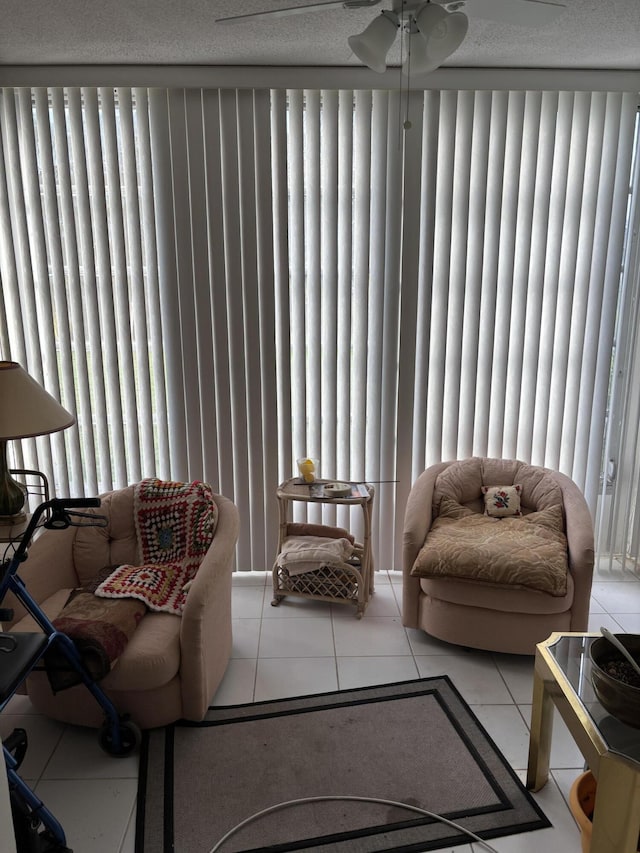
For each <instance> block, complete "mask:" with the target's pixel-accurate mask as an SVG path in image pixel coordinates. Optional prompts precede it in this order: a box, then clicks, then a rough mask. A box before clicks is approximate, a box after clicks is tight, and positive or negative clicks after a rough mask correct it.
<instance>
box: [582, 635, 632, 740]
mask: <svg viewBox="0 0 640 853" xmlns="http://www.w3.org/2000/svg"><path fill="white" fill-rule="evenodd" d="M615 636H616V637H617V638H618V640H620V642H621V643H622V645H623V646H624V647H625V648H626V649H628V651H629V652H631V656H632V657H633V659H634V660H636V661H638V662H639V663H640V634H616V635H615ZM589 652H590V655H591V663H592V666H591V682H592V684H593V689H594V691H595V694H596V696H597V697H598V701H599V702H600V704H601V705H602V707H603V708H605V710H607V711H608V712H609V713H610V714H611V716H612V717H616V719H618V720H620V721H621V722H623V723H626V724H627V725H628V726H633V727H634V728H635V729H640V687H631V686H630V685H629V684H625V683H624V681H620V680H619V679H618V678H614V677H613V676H612V675H610V674H609V673H608V672H605V670H604V669H603V668H602V667H603V665H606V664H607V663H609V662H611V661H614V660H615V661H622V660H624V658H623V657H622V655H621V654H620V652H619V651H618V650H617V649H616V648H615V646H612V645H611V643H610V642H609V641H608V640H607V639H605V638H604V637H599V638H598V639H597V640H594V641H593V643H592V644H591V647H590V650H589Z"/></svg>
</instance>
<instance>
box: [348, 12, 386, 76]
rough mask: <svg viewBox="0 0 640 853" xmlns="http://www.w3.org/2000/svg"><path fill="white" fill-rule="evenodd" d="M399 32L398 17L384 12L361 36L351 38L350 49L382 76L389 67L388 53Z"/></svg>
mask: <svg viewBox="0 0 640 853" xmlns="http://www.w3.org/2000/svg"><path fill="white" fill-rule="evenodd" d="M397 32H398V16H397V15H395V14H394V13H393V12H382V13H381V14H380V15H378V16H377V17H376V18H374V19H373V21H371V23H370V24H369V26H368V27H367V28H366V29H364V30H363V31H362V32H361V33H360V35H357V36H349V38H348V39H347V41H348V42H349V47H350V48H351V50H352V51H353V52H354V53H355V55H356V56H357V57H358V59H359V60H360V61H361V62H364V64H365V65H367V66H368V67H369V68H371V69H372V71H377V72H378V73H380V74H382V72H383V71H385V70H386V67H387V53H389V49H390V48H391V45H392V44H393V42H394V41H395V37H396V33H397Z"/></svg>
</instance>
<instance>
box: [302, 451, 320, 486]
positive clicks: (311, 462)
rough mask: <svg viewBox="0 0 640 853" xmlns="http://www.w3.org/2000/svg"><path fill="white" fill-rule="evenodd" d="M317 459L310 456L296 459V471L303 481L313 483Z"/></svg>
mask: <svg viewBox="0 0 640 853" xmlns="http://www.w3.org/2000/svg"><path fill="white" fill-rule="evenodd" d="M316 465H317V460H316V459H311V458H310V457H304V458H302V459H298V471H300V477H301V478H302V479H303V480H304V481H305V483H314V482H315V479H316Z"/></svg>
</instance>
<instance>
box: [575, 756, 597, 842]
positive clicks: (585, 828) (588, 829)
mask: <svg viewBox="0 0 640 853" xmlns="http://www.w3.org/2000/svg"><path fill="white" fill-rule="evenodd" d="M596 787H597V783H596V779H595V776H594V775H593V773H592V772H591V771H590V770H587V771H586V773H582V775H580V776H578V778H577V779H576V780H575V781H574V783H573V785H572V786H571V790H570V791H569V808H570V809H571V814H572V815H573V816H574V818H575V819H576V822H577V824H578V826H579V827H580V833H581V837H580V840H581V842H582V853H590V850H591V834H592V831H593V825H592V822H591V821H592V819H593V810H594V808H595V805H596Z"/></svg>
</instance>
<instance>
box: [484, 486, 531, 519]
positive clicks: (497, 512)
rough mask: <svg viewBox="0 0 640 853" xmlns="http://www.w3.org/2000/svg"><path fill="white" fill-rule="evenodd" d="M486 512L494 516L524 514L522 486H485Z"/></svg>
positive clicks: (502, 516)
mask: <svg viewBox="0 0 640 853" xmlns="http://www.w3.org/2000/svg"><path fill="white" fill-rule="evenodd" d="M482 494H483V495H484V512H485V515H490V516H492V517H493V518H507V517H508V516H517V515H522V512H521V511H520V495H521V494H522V486H520V485H514V486H483V487H482Z"/></svg>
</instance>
